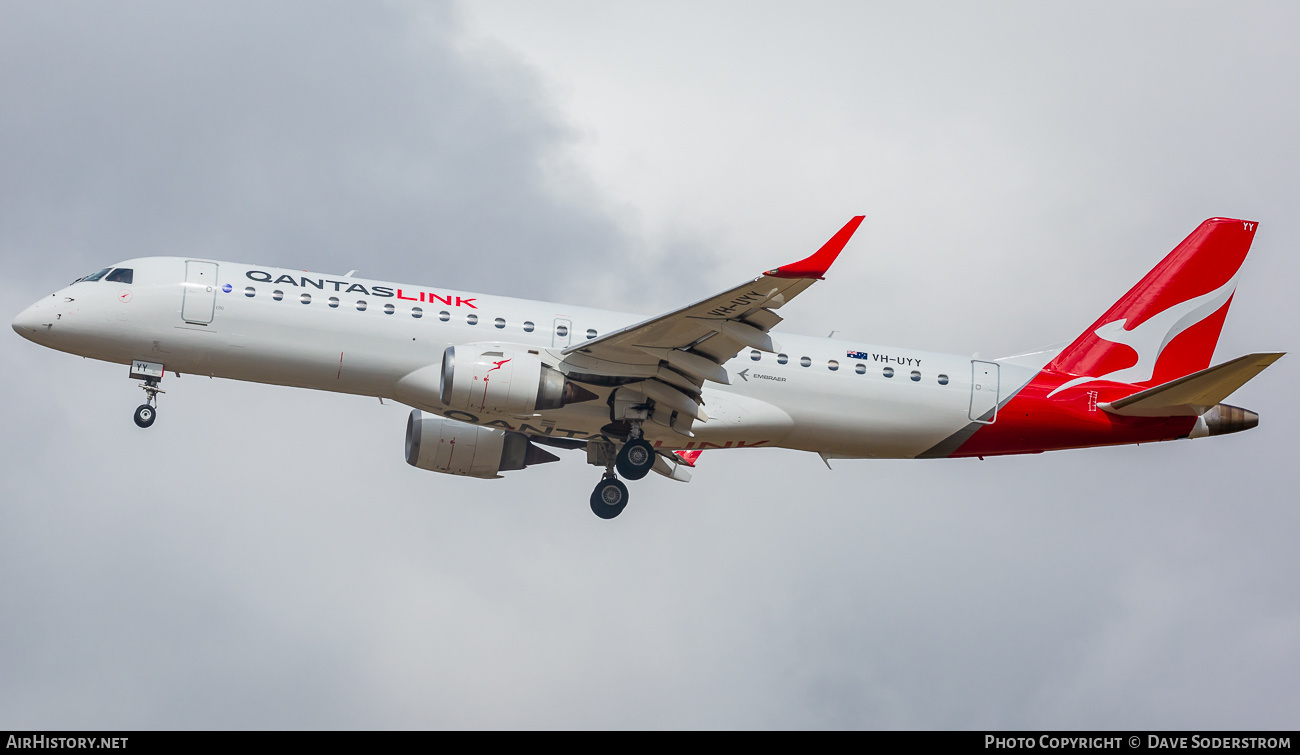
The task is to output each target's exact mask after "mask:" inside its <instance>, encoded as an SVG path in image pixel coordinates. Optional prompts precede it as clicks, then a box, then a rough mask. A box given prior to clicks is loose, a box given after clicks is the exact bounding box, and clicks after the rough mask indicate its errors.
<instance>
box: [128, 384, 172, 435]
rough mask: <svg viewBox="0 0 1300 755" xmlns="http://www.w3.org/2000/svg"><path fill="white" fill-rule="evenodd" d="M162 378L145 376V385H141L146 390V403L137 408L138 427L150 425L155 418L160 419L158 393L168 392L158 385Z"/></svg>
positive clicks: (136, 422) (136, 419) (136, 420)
mask: <svg viewBox="0 0 1300 755" xmlns="http://www.w3.org/2000/svg"><path fill="white" fill-rule="evenodd" d="M159 380H160V378H154V377H151V378H145V381H144V385H141V386H140V387H141V388H142V389H143V390H144V393H145V400H144V403H143V404H141V405H139V406H137V407H136V408H135V424H136V425H137V426H138V427H149V426H150V425H152V424H153V421H154V420H155V419H158V394H159V393H166V392H167V391H164V390H162V389H161V388H159V387H158V381H159Z"/></svg>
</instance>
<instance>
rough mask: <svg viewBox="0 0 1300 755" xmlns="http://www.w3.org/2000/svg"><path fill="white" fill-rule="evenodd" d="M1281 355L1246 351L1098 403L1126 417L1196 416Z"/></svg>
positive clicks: (1220, 401)
mask: <svg viewBox="0 0 1300 755" xmlns="http://www.w3.org/2000/svg"><path fill="white" fill-rule="evenodd" d="M1284 355H1285V353H1284V352H1268V353H1262V354H1247V355H1246V356H1244V357H1237V358H1236V359H1233V360H1231V361H1227V362H1224V363H1223V364H1219V365H1215V366H1214V367H1208V368H1206V369H1204V370H1201V371H1199V372H1193V373H1192V374H1190V375H1186V376H1184V377H1181V378H1178V379H1177V380H1171V381H1169V382H1168V383H1164V384H1161V385H1157V386H1156V387H1154V388H1148V389H1146V390H1145V391H1138V392H1137V393H1134V394H1133V395H1131V396H1125V397H1124V398H1122V399H1119V400H1118V401H1112V402H1110V403H1108V404H1098V406H1099V407H1100V408H1101V409H1104V410H1105V411H1108V412H1110V413H1111V414H1118V415H1121V416H1125V417H1180V416H1181V417H1199V416H1200V415H1202V414H1204V413H1205V412H1207V411H1209V410H1210V409H1211V408H1212V407H1214V406H1215V405H1216V404H1219V403H1222V402H1223V400H1224V399H1226V398H1227V397H1228V396H1230V395H1232V393H1233V391H1236V390H1237V389H1238V388H1240V387H1241V386H1243V385H1245V384H1246V383H1247V382H1249V381H1250V379H1251V378H1253V377H1255V376H1256V375H1258V374H1259V373H1261V372H1263V371H1264V370H1265V368H1267V367H1268V366H1269V365H1270V364H1273V363H1274V362H1276V361H1277V360H1279V359H1281V358H1282V357H1283V356H1284Z"/></svg>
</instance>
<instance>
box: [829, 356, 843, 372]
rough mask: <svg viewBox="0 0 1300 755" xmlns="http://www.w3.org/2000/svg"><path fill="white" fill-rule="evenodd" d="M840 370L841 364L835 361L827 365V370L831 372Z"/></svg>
mask: <svg viewBox="0 0 1300 755" xmlns="http://www.w3.org/2000/svg"><path fill="white" fill-rule="evenodd" d="M839 368H840V363H839V362H837V361H835V360H834V359H832V360H831V361H829V362H827V363H826V369H828V370H830V371H831V372H834V371H836V370H838V369H839Z"/></svg>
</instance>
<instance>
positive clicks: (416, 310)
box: [411, 307, 424, 320]
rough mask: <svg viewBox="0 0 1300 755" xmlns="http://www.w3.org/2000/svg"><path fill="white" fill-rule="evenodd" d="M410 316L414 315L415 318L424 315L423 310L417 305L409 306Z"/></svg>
mask: <svg viewBox="0 0 1300 755" xmlns="http://www.w3.org/2000/svg"><path fill="white" fill-rule="evenodd" d="M411 317H414V318H415V319H417V320H418V319H420V318H421V317H424V310H423V309H420V308H419V307H411Z"/></svg>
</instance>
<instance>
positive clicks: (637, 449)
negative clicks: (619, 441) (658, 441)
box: [614, 438, 655, 480]
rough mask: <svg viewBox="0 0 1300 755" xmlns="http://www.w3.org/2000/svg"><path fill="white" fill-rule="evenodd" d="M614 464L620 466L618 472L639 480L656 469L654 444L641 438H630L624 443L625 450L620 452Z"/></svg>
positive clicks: (630, 478)
mask: <svg viewBox="0 0 1300 755" xmlns="http://www.w3.org/2000/svg"><path fill="white" fill-rule="evenodd" d="M614 465H615V466H616V467H618V473H619V474H621V475H623V476H624V477H626V478H627V479H629V480H639V479H641V478H642V477H645V476H646V475H648V474H650V470H651V469H654V466H655V449H654V446H652V445H650V443H649V442H648V441H646V440H642V439H641V438H638V439H636V440H630V441H628V442H627V443H625V444H624V445H623V450H622V451H619V452H618V458H617V459H615V460H614Z"/></svg>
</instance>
